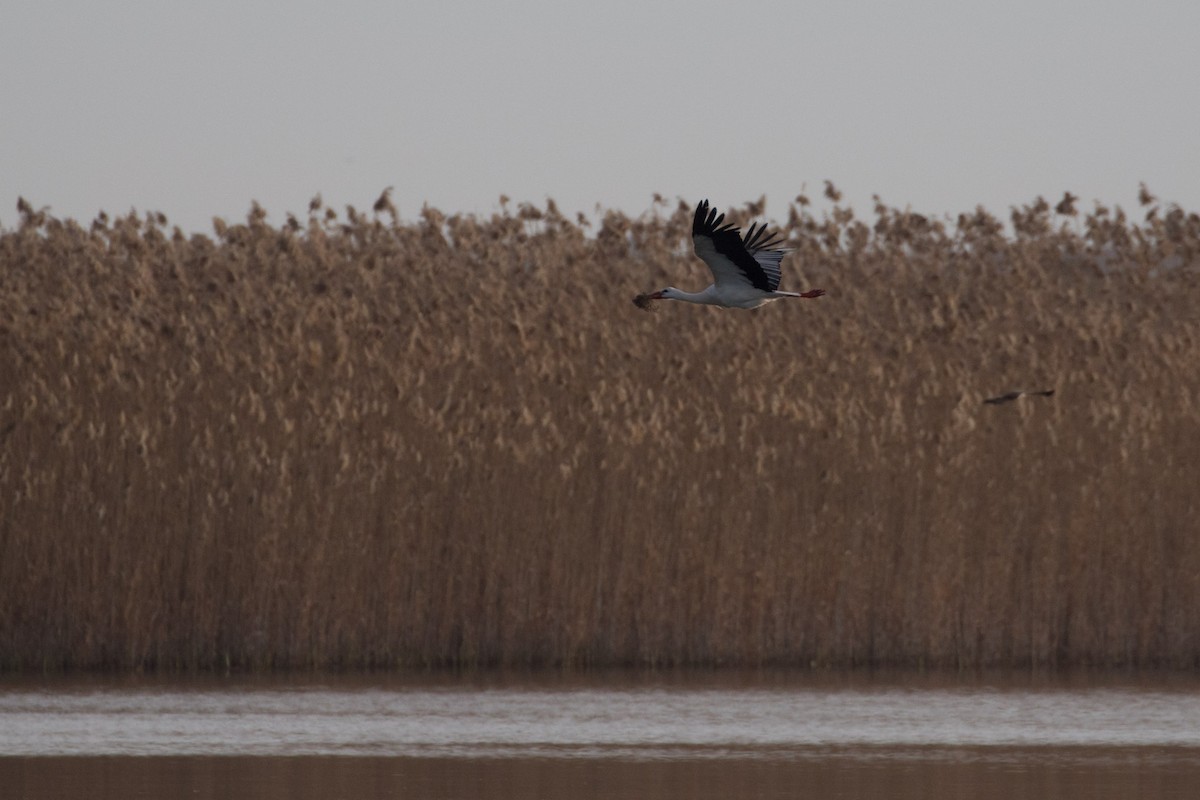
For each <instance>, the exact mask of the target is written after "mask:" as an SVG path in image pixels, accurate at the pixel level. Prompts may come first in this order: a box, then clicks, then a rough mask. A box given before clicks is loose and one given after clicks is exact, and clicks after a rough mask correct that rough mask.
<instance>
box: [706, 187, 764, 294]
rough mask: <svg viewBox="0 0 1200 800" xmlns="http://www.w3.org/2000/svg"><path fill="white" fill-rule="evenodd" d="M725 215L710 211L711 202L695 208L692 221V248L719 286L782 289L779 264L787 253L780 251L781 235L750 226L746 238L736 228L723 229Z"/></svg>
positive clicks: (731, 226) (762, 226) (761, 226)
mask: <svg viewBox="0 0 1200 800" xmlns="http://www.w3.org/2000/svg"><path fill="white" fill-rule="evenodd" d="M724 221H725V215H724V214H720V215H718V214H717V210H716V209H715V208H709V205H708V201H707V200H702V201H700V205H698V206H696V216H695V217H694V218H693V220H692V244H693V245H694V246H695V248H696V255H698V256H699V257H700V258H701V260H703V261H704V263H705V264H707V265H708V268H709V269H710V270H712V274H713V281H714V283H716V284H717V285H718V286H721V285H722V284H725V285H728V284H731V283H739V284H749V285H750V286H753V287H754V288H755V289H759V290H761V291H764V292H774V291H776V290H777V289H778V288H779V280H780V277H781V273H780V271H779V263H780V262H781V261H782V260H783V256H784V255H785V254H786V253H787V249H786V248H783V247H779V244H780V243H781V241H782V240H781V239H780V238H779V234H773V235H771V236H767V235H766V231H767V225H766V223H763V224H762V225H760V226H758V228H755V226H753V225H751V226H750V230H748V231H746V235H745V236H744V237H743V236H741V235H739V234H738V230H737V227H736V226H734V225H732V224H730V225H722V224H721V223H722V222H724Z"/></svg>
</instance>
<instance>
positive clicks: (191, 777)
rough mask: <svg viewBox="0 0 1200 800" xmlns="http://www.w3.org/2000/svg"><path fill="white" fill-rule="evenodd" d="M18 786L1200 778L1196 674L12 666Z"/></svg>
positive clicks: (917, 787)
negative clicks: (38, 669)
mask: <svg viewBox="0 0 1200 800" xmlns="http://www.w3.org/2000/svg"><path fill="white" fill-rule="evenodd" d="M0 786H4V787H9V788H10V789H11V792H10V791H4V792H3V796H4V797H6V798H8V797H31V798H32V797H49V796H81V797H82V796H89V797H102V798H103V797H139V796H144V797H173V796H189V797H230V796H255V797H335V796H336V797H397V796H407V797H447V798H448V797H462V798H474V797H513V798H516V797H647V798H649V797H668V798H676V797H679V798H682V797H726V796H730V795H736V796H749V797H796V796H814V797H860V796H862V797H867V796H871V797H877V796H882V797H1075V796H1088V797H1133V796H1140V797H1181V798H1182V797H1188V798H1194V797H1198V796H1200V681H1197V680H1196V679H1193V678H1187V679H1183V678H1179V677H1174V678H1166V677H1161V676H1160V677H1158V678H1149V679H1143V680H1139V681H1134V680H1132V679H1111V678H1109V679H1101V678H1096V677H1091V678H1085V679H1077V680H1041V681H1035V680H1029V679H1026V680H1012V679H1006V680H991V679H985V678H976V679H971V680H953V681H948V680H944V679H939V678H931V677H912V676H907V677H906V676H890V677H836V676H826V677H814V676H811V675H764V674H755V675H737V674H733V675H728V674H717V675H713V674H704V675H699V676H697V675H685V676H641V677H639V676H629V675H616V676H596V677H590V678H586V679H579V678H563V677H553V676H549V677H540V678H539V677H528V676H526V677H510V678H503V677H499V678H497V677H484V678H454V679H451V678H425V679H414V678H408V679H401V678H395V677H373V676H368V677H336V678H325V679H317V678H310V679H306V680H281V679H273V680H248V679H229V680H218V679H206V680H193V681H178V680H161V681H154V680H88V681H79V680H65V679H60V680H13V679H8V680H5V681H0Z"/></svg>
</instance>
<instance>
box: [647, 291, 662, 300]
mask: <svg viewBox="0 0 1200 800" xmlns="http://www.w3.org/2000/svg"><path fill="white" fill-rule="evenodd" d="M649 297H650V299H651V300H662V292H661V291H658V292H651V293H650V295H649Z"/></svg>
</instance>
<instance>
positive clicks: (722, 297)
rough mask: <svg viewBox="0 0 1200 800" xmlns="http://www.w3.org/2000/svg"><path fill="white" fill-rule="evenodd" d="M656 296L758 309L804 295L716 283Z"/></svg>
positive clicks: (668, 291) (705, 303) (661, 298)
mask: <svg viewBox="0 0 1200 800" xmlns="http://www.w3.org/2000/svg"><path fill="white" fill-rule="evenodd" d="M655 294H657V295H658V297H657V298H656V299H660V300H682V301H683V302H685V303H696V304H698V305H705V306H721V307H722V308H758V307H759V306H761V305H763V304H764V303H767V302H770V301H771V300H778V299H780V298H782V297H802V295H799V294H797V293H795V292H763V291H761V290H760V289H755V288H754V287H753V286H740V285H738V284H731V283H726V284H725V285H723V286H722V285H721V284H719V283H714V284H711V285H710V286H709V287H708V288H707V289H705V290H703V291H700V292H685V291H683V290H682V289H676V288H675V287H674V286H671V287H668V288H666V289H663V290H662V291H661V292H656V293H655Z"/></svg>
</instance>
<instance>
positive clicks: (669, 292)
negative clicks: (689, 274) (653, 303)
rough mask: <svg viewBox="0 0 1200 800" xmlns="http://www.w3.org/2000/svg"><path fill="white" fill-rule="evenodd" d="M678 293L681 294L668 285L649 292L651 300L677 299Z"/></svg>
mask: <svg viewBox="0 0 1200 800" xmlns="http://www.w3.org/2000/svg"><path fill="white" fill-rule="evenodd" d="M680 294H682V292H680V291H679V290H678V289H676V288H675V287H674V286H668V287H667V288H665V289H659V290H658V291H657V292H651V293H650V299H651V300H678V299H679V295H680Z"/></svg>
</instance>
